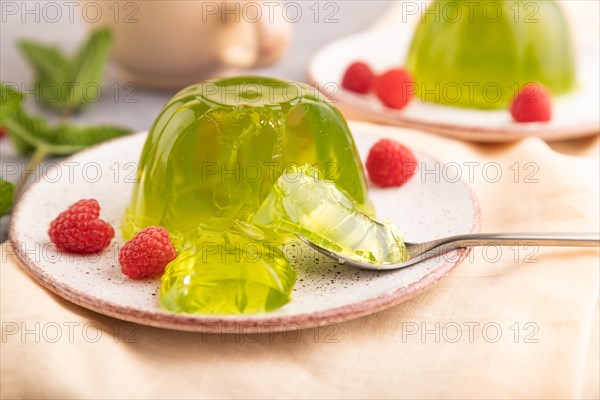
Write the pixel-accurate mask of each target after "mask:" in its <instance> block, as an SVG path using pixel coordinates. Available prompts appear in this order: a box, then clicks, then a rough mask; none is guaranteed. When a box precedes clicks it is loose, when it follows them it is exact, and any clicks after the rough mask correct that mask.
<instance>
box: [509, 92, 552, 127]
mask: <svg viewBox="0 0 600 400" xmlns="http://www.w3.org/2000/svg"><path fill="white" fill-rule="evenodd" d="M510 113H511V114H512V116H513V118H514V120H515V121H517V122H547V121H550V119H552V97H551V96H550V92H549V91H548V89H546V88H545V87H544V85H542V84H539V83H528V84H526V85H525V87H523V89H521V91H520V92H519V94H517V96H516V97H515V99H514V100H513V102H512V104H511V105H510Z"/></svg>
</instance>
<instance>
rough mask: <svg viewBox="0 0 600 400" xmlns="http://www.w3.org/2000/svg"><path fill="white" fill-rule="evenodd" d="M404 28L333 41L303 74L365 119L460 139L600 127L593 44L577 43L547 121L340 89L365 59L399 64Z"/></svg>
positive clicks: (598, 65) (584, 132)
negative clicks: (390, 101) (572, 73)
mask: <svg viewBox="0 0 600 400" xmlns="http://www.w3.org/2000/svg"><path fill="white" fill-rule="evenodd" d="M410 40H411V37H410V34H407V31H406V30H382V31H366V32H363V33H359V34H356V35H352V36H348V37H346V38H343V39H339V40H337V41H334V42H332V43H330V44H328V45H326V46H325V47H323V48H322V49H321V50H319V51H318V52H317V53H316V54H315V55H314V57H313V58H312V60H311V62H310V64H309V67H308V79H309V82H312V83H313V84H314V85H315V86H317V87H318V88H320V89H321V90H322V91H323V92H324V93H325V94H326V95H328V96H330V97H332V98H333V99H334V101H337V104H336V106H337V107H339V108H340V109H342V111H345V112H347V113H348V114H349V115H351V116H352V115H355V116H358V117H361V118H364V119H367V120H370V121H375V122H382V123H386V124H391V125H398V126H407V127H412V128H417V129H423V130H428V131H432V132H437V133H442V134H445V135H448V136H452V137H456V138H460V139H463V140H473V141H484V142H504V141H513V140H517V139H520V138H523V137H527V136H537V137H540V138H543V139H546V140H564V139H573V138H577V137H583V136H589V135H594V134H598V132H599V131H600V78H599V74H598V71H599V70H600V60H599V51H598V48H597V46H596V45H594V44H589V45H587V44H580V45H579V47H578V48H577V53H576V54H577V65H578V72H577V79H578V82H579V83H580V85H579V87H578V89H576V90H575V91H574V92H573V93H571V94H569V95H566V96H561V97H558V98H556V99H555V101H554V105H553V107H554V108H553V119H552V121H550V122H549V123H531V124H522V123H521V124H519V123H515V122H513V121H512V118H511V115H510V113H509V112H508V111H506V110H493V111H485V110H476V109H465V108H458V107H448V106H443V105H438V104H432V103H424V102H422V101H421V100H420V99H418V98H415V99H413V101H412V102H411V103H410V104H409V105H408V106H407V107H406V108H405V109H403V110H394V109H390V108H386V107H385V106H383V105H382V104H381V102H380V101H379V100H378V99H377V98H376V97H375V96H374V95H369V96H364V95H360V94H356V93H352V92H350V91H347V90H344V89H338V88H341V85H340V82H341V78H342V76H343V74H344V71H345V69H346V68H347V67H348V65H350V63H352V62H353V61H356V60H364V61H366V62H367V63H368V64H369V65H371V66H372V68H373V69H374V70H375V71H376V72H383V71H385V70H386V69H388V68H397V67H400V66H401V65H403V63H404V60H405V58H406V54H407V51H408V48H409V45H410Z"/></svg>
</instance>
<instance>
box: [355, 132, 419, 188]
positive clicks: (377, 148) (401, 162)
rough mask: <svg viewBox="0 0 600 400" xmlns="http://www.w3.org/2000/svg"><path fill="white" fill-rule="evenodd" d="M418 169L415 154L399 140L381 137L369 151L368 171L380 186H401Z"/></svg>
mask: <svg viewBox="0 0 600 400" xmlns="http://www.w3.org/2000/svg"><path fill="white" fill-rule="evenodd" d="M416 171H417V160H416V158H415V156H414V155H413V153H412V152H411V151H410V150H409V149H408V148H406V147H404V146H402V145H401V144H400V143H398V142H395V141H393V140H390V139H381V140H380V141H379V142H377V143H375V145H374V146H373V147H371V150H370V151H369V156H368V157H367V172H368V173H369V177H370V178H371V180H372V181H373V182H374V183H376V184H377V185H379V186H382V187H392V186H400V185H402V184H403V183H404V182H406V181H408V180H409V179H410V177H411V176H413V175H414V174H415V172H416Z"/></svg>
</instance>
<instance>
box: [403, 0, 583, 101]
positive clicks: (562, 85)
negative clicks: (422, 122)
mask: <svg viewBox="0 0 600 400" xmlns="http://www.w3.org/2000/svg"><path fill="white" fill-rule="evenodd" d="M406 67H407V68H408V70H409V71H410V72H411V73H412V75H413V77H414V79H415V82H416V83H417V94H418V95H419V96H420V97H421V99H423V100H425V101H433V102H439V103H443V104H448V105H455V106H461V107H470V108H483V109H500V108H505V107H506V106H507V104H508V103H509V102H510V101H512V99H513V98H514V96H515V95H516V93H517V92H518V89H519V88H522V87H523V85H524V84H525V83H527V82H539V83H542V84H544V85H545V86H546V87H547V88H548V89H549V90H550V91H551V92H552V93H553V94H555V95H559V94H563V93H566V92H568V91H569V90H571V89H573V87H574V86H575V83H576V78H575V74H576V71H575V61H574V57H573V50H572V44H571V36H570V33H569V28H568V25H567V23H566V21H565V18H564V16H563V14H562V12H561V10H560V8H559V6H558V5H557V4H556V3H555V2H554V1H553V0H483V1H481V2H472V1H469V0H454V1H447V0H434V1H433V2H432V3H431V4H430V5H429V6H428V8H427V10H426V13H425V14H424V15H423V16H422V19H421V23H420V24H419V26H418V27H417V30H416V32H415V35H414V37H413V40H412V44H411V46H410V50H409V54H408V58H407V61H406Z"/></svg>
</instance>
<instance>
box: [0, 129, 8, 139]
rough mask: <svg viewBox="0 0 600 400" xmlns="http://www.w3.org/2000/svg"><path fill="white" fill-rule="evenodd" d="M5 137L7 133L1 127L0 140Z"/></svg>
mask: <svg viewBox="0 0 600 400" xmlns="http://www.w3.org/2000/svg"><path fill="white" fill-rule="evenodd" d="M7 135H8V132H7V131H6V128H5V127H3V126H0V139H1V138H3V137H5V136H7Z"/></svg>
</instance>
